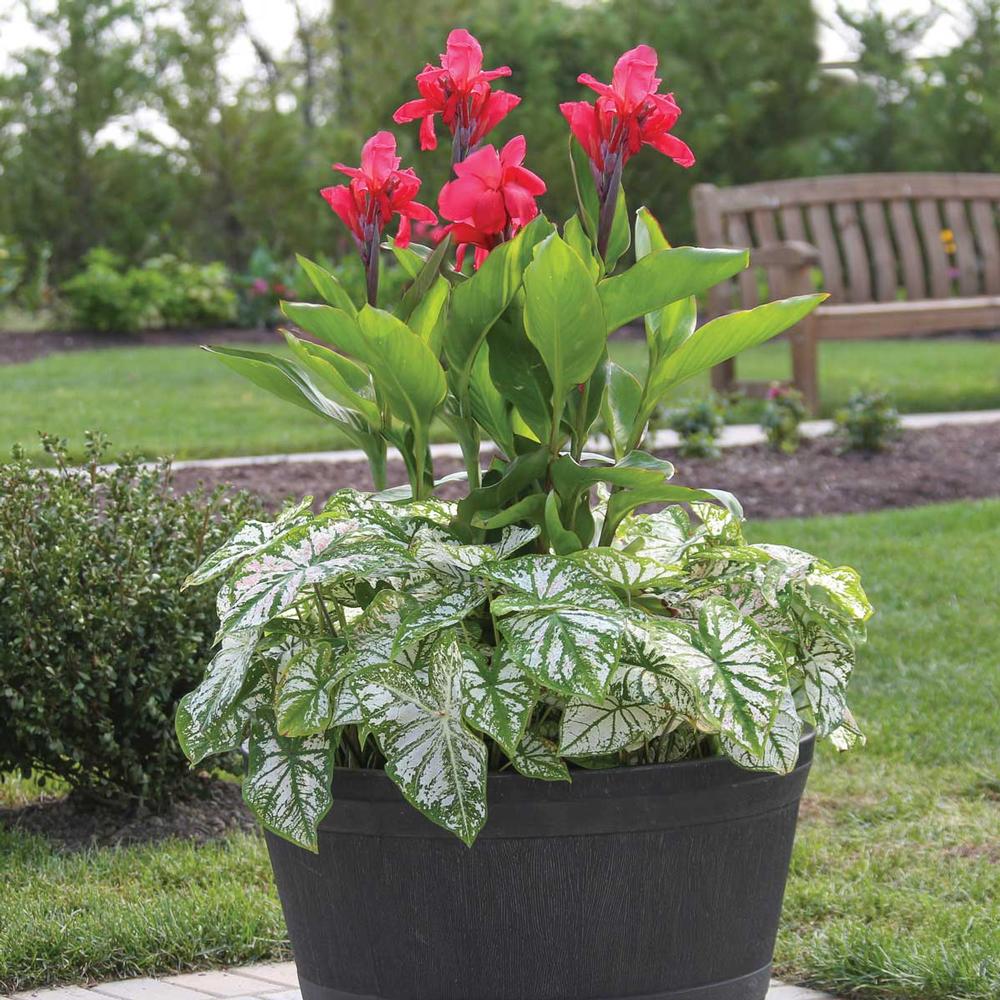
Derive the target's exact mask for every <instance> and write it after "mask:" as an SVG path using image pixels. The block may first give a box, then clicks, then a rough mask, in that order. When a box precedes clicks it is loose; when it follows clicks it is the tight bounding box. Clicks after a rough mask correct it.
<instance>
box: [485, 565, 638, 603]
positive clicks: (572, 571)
mask: <svg viewBox="0 0 1000 1000" xmlns="http://www.w3.org/2000/svg"><path fill="white" fill-rule="evenodd" d="M478 572H479V575H480V576H481V577H483V578H485V579H487V580H490V581H492V582H493V583H497V584H500V585H501V586H502V587H503V588H504V589H505V591H506V593H505V594H502V595H499V596H496V597H494V599H493V609H494V612H495V613H496V614H500V615H504V614H508V613H509V612H510V611H519V610H525V609H533V610H534V609H539V608H558V607H570V608H581V607H586V608H594V609H597V610H603V611H620V610H621V608H622V604H621V602H620V601H619V600H618V598H617V597H615V595H614V594H613V593H612V592H611V591H610V590H608V588H607V587H606V586H604V584H603V583H602V582H601V580H600V579H599V578H598V577H596V576H594V575H593V574H592V573H589V572H588V571H587V570H586V569H585V568H584V567H583V566H581V565H579V564H578V563H576V562H573V561H572V560H570V559H568V558H567V557H565V556H562V557H557V556H521V557H520V558H518V559H506V560H504V561H503V562H499V563H490V564H487V565H484V566H482V567H480V569H479V571H478Z"/></svg>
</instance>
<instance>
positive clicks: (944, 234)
mask: <svg viewBox="0 0 1000 1000" xmlns="http://www.w3.org/2000/svg"><path fill="white" fill-rule="evenodd" d="M941 242H942V243H954V242H955V234H954V233H953V232H952V231H951V230H950V229H942V230H941Z"/></svg>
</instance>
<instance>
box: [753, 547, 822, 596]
mask: <svg viewBox="0 0 1000 1000" xmlns="http://www.w3.org/2000/svg"><path fill="white" fill-rule="evenodd" d="M750 548H751V549H753V550H755V551H757V552H761V553H763V554H764V555H767V556H770V558H771V561H770V562H769V563H766V564H765V565H764V567H763V569H762V570H761V571H760V572H758V573H756V574H755V579H756V582H757V584H758V586H759V587H760V592H761V595H762V596H763V598H764V600H765V601H767V602H768V604H770V605H772V606H773V607H777V606H778V595H779V594H780V593H781V592H782V591H784V590H785V588H786V587H787V586H788V585H789V584H790V583H795V582H797V581H799V580H803V579H805V577H806V575H807V574H808V573H809V571H810V570H811V569H812V567H813V566H814V565H815V564H816V557H815V556H811V555H809V553H808V552H801V551H799V550H798V549H793V548H790V547H789V546H787V545H751V546H750Z"/></svg>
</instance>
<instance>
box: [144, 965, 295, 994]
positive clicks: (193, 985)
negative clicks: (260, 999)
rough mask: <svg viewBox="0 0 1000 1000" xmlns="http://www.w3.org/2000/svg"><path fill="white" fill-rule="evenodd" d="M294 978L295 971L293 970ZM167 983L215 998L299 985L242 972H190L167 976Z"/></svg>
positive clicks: (165, 980) (268, 991)
mask: <svg viewBox="0 0 1000 1000" xmlns="http://www.w3.org/2000/svg"><path fill="white" fill-rule="evenodd" d="M292 974H293V976H294V969H293V970H292ZM163 981H164V982H165V983H172V984H173V985H174V986H183V987H184V988H185V989H188V990H197V991H198V992H199V993H207V994H209V996H213V997H227V998H228V997H246V996H253V995H254V994H256V993H265V992H267V993H270V992H272V991H274V992H277V991H279V990H281V989H282V988H283V987H285V986H291V985H298V983H297V981H296V982H293V983H274V982H266V981H264V980H262V979H259V978H253V977H251V976H248V975H245V974H244V973H243V972H242V970H240V971H237V972H219V971H214V972H189V973H187V974H186V975H183V976H167V977H166V979H164V980H163Z"/></svg>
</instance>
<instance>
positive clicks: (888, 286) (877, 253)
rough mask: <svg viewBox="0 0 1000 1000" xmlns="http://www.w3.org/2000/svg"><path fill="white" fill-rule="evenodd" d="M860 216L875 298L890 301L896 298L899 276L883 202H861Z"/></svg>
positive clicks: (869, 200) (880, 300) (870, 200)
mask: <svg viewBox="0 0 1000 1000" xmlns="http://www.w3.org/2000/svg"><path fill="white" fill-rule="evenodd" d="M861 217H862V219H863V220H864V224H865V229H866V230H867V231H868V239H869V241H870V244H871V249H872V265H873V267H874V270H875V298H876V299H877V301H879V302H892V301H893V300H894V299H895V298H896V288H897V286H898V284H899V276H898V274H897V273H896V253H895V250H894V249H893V246H892V237H890V236H889V226H888V225H887V223H886V221H885V202H882V201H874V200H872V199H868V200H866V201H863V202H862V203H861Z"/></svg>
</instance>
